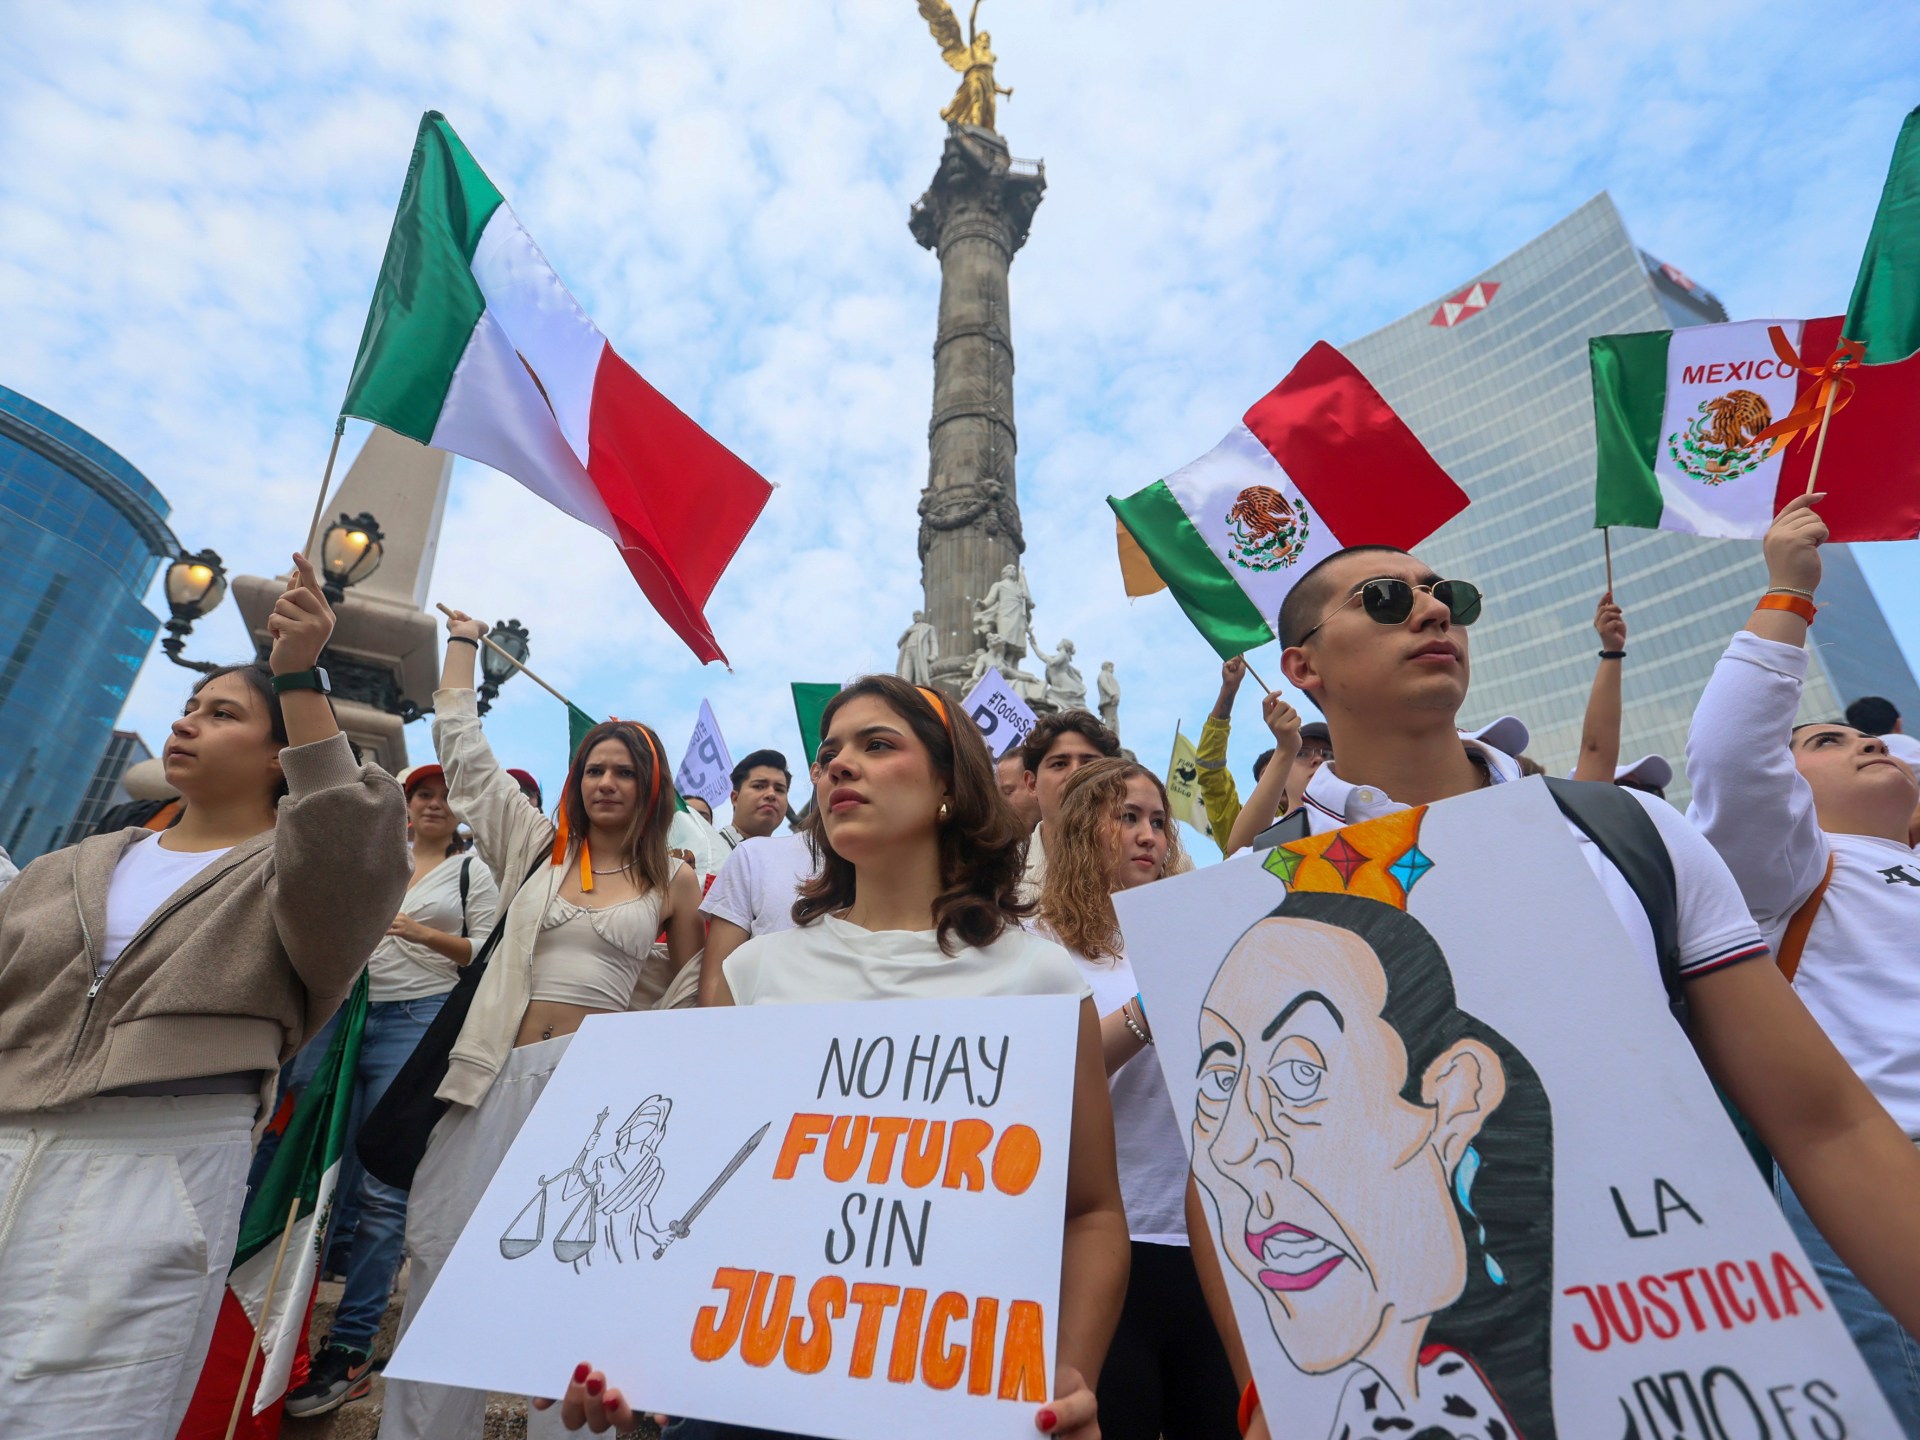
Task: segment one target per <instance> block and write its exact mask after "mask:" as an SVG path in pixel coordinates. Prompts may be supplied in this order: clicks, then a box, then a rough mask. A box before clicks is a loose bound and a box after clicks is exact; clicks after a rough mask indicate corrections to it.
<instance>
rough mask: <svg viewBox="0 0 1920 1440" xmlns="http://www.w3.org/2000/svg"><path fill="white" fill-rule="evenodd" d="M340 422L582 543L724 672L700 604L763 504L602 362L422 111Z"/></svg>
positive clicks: (695, 437) (745, 477)
mask: <svg viewBox="0 0 1920 1440" xmlns="http://www.w3.org/2000/svg"><path fill="white" fill-rule="evenodd" d="M341 411H342V413H343V414H344V415H350V416H353V417H355V418H357V419H361V420H371V421H372V422H373V423H374V424H376V425H384V426H386V427H387V428H388V429H389V430H395V431H398V432H399V433H400V434H402V435H405V436H408V437H409V438H411V439H414V440H418V441H419V442H420V443H421V444H423V445H433V446H436V447H438V448H439V449H442V450H448V451H451V452H452V453H454V454H455V455H464V456H466V457H467V458H468V459H470V460H478V461H479V462H480V463H481V464H483V465H489V466H492V467H493V468H494V469H495V470H499V471H501V472H502V473H504V474H507V475H511V476H512V477H513V478H514V479H516V480H518V481H519V482H520V483H521V484H522V485H524V486H526V487H527V488H528V489H529V490H531V491H533V492H534V494H536V495H538V496H540V497H541V498H542V499H543V500H546V501H547V502H548V503H550V504H552V505H554V506H556V507H558V508H559V509H561V510H564V511H565V512H566V513H567V514H569V515H571V516H573V518H574V519H576V520H579V521H581V522H583V523H584V524H587V525H591V526H592V527H593V528H594V529H596V530H598V531H600V532H601V533H602V534H604V535H605V536H606V537H607V538H608V539H609V540H611V541H612V542H613V543H614V545H615V547H616V548H618V550H619V551H620V557H621V559H622V560H624V561H625V562H626V565H627V568H628V569H629V570H630V571H632V572H633V578H634V579H635V580H636V581H637V582H638V583H639V585H640V588H641V590H642V591H643V592H645V594H646V597H647V599H648V600H649V601H650V602H652V604H653V607H654V609H656V610H657V611H659V613H660V616H661V618H662V619H663V620H665V621H666V622H667V624H668V625H669V626H671V627H672V629H673V631H674V633H675V634H677V635H678V636H679V637H680V638H681V639H682V640H684V641H686V643H687V644H688V646H689V647H691V648H692V650H693V652H694V654H696V655H698V656H699V657H700V659H701V661H702V662H706V661H712V660H725V658H726V657H725V655H723V654H722V653H721V650H720V645H719V642H718V641H717V640H715V638H714V635H713V631H712V629H711V628H710V627H709V626H708V624H707V619H706V615H705V613H704V612H705V607H706V603H707V599H708V597H709V596H710V595H711V594H712V593H713V587H714V585H715V584H716V583H717V582H718V580H719V579H720V575H721V572H722V571H724V570H725V569H726V567H727V564H728V562H730V561H731V560H732V559H733V555H734V552H735V551H736V550H737V549H738V548H739V546H740V542H741V541H742V540H744V539H745V538H746V534H747V531H748V529H749V528H750V527H751V526H752V525H753V522H754V520H755V519H756V518H757V517H758V516H759V514H760V511H761V509H762V507H763V506H765V504H766V503H767V498H768V496H769V495H770V494H771V493H772V487H771V486H769V485H768V484H767V482H766V481H765V480H763V479H761V478H760V476H759V475H757V474H756V473H754V471H753V470H752V469H751V468H749V467H748V466H747V465H746V463H745V462H743V461H742V460H740V459H739V458H738V457H736V456H735V455H734V454H733V453H732V452H731V451H729V450H728V449H727V448H726V447H725V446H724V445H722V444H721V443H720V442H719V441H718V440H716V439H714V438H713V437H712V436H711V435H709V434H707V433H706V431H704V430H702V429H701V428H700V427H699V426H698V425H696V424H695V423H694V422H693V421H692V420H690V419H688V418H687V416H686V415H684V414H683V413H681V411H680V410H678V409H677V408H676V407H675V406H674V404H673V402H672V401H670V400H668V399H667V398H666V397H665V396H664V395H662V394H661V393H660V392H659V391H657V390H655V389H654V388H653V387H652V386H651V385H649V384H648V383H647V382H646V381H645V380H643V379H642V378H641V377H640V375H639V374H638V373H637V372H636V371H635V370H634V369H633V367H632V366H631V365H629V364H627V362H626V361H624V360H622V359H621V358H620V356H619V355H618V354H617V353H615V351H614V349H613V347H612V346H611V345H610V344H608V343H607V338H606V336H604V335H603V334H601V333H600V331H599V329H598V328H597V327H596V326H595V325H594V323H593V321H592V320H590V319H589V318H588V317H587V314H586V312H585V311H584V310H582V309H581V308H580V306H579V304H578V302H576V301H575V300H574V298H573V296H572V295H571V294H570V293H569V292H568V290H567V288H566V286H565V285H563V284H561V282H560V277H559V276H558V275H556V274H555V273H554V271H553V267H552V266H550V265H549V264H548V263H547V260H546V257H545V256H544V255H542V254H541V253H540V247H539V246H537V245H535V244H534V243H533V238H532V237H531V236H530V235H528V234H527V232H526V230H525V229H524V228H523V227H522V226H521V224H520V220H519V217H517V216H516V215H515V214H514V213H513V208H512V207H511V206H510V205H508V204H507V202H506V199H505V198H504V197H503V196H502V195H501V193H500V191H499V190H498V189H496V188H495V186H494V184H493V182H492V181H491V180H489V179H488V178H487V176H486V173H485V172H484V171H483V170H481V168H480V166H479V164H478V163H477V162H476V161H475V160H474V158H473V156H472V155H471V154H470V153H469V152H468V150H467V147H466V146H465V145H463V144H461V143H460V137H459V136H457V135H455V134H454V133H453V127H452V126H451V125H449V124H448V123H447V122H446V119H445V118H444V117H443V116H441V115H440V114H438V113H437V112H435V111H431V110H430V111H428V112H427V113H426V115H425V116H424V117H422V119H421V121H420V131H419V135H418V138H417V139H416V140H415V142H414V149H413V159H412V161H411V163H410V164H409V165H408V167H407V179H406V184H405V186H404V188H403V189H402V190H401V194H400V208H399V210H398V212H397V213H396V214H395V215H394V219H393V232H392V234H391V235H390V236H389V238H388V240H387V254H386V259H385V260H384V262H383V263H382V264H381V267H380V278H379V280H378V282H377V283H376V284H375V287H374V293H373V304H372V306H371V308H369V310H368V311H367V324H366V330H365V332H364V333H363V334H362V336H361V339H360V351H359V354H358V355H357V356H356V357H355V359H354V362H353V376H352V379H351V380H350V381H349V382H348V385H347V397H346V401H345V403H344V404H343V405H342V406H341Z"/></svg>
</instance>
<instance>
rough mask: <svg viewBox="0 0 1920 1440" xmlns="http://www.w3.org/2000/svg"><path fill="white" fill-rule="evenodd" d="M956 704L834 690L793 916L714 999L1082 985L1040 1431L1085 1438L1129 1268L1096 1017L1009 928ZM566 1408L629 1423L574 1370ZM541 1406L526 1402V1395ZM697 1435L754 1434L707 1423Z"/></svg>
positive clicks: (1005, 848)
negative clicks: (813, 850)
mask: <svg viewBox="0 0 1920 1440" xmlns="http://www.w3.org/2000/svg"><path fill="white" fill-rule="evenodd" d="M958 714H959V706H958V702H956V701H953V700H950V699H948V698H947V697H945V696H943V695H942V694H940V693H939V692H938V691H936V690H932V689H926V688H920V687H915V686H913V685H909V684H908V683H906V682H905V681H904V680H900V679H897V678H896V677H894V676H891V675H870V676H867V677H865V678H863V679H861V680H858V681H856V682H854V683H853V684H852V685H850V686H848V687H847V688H846V689H844V690H842V691H841V692H840V693H839V694H838V695H836V696H835V697H834V698H833V700H832V702H831V703H829V704H828V706H827V709H826V713H825V714H824V715H823V716H822V719H821V733H822V734H823V735H824V736H825V739H824V740H823V742H822V744H821V747H820V752H819V762H820V767H821V775H820V781H819V787H818V790H817V794H818V798H819V804H818V806H817V807H816V809H815V811H814V814H813V819H812V821H811V824H812V834H813V836H814V838H815V840H816V841H817V843H818V845H819V848H820V854H821V862H822V863H821V869H820V871H819V873H818V874H816V875H815V876H814V877H813V878H812V879H811V880H809V881H808V882H807V883H806V884H805V885H804V886H802V887H801V890H800V898H799V899H798V900H797V901H796V902H795V904H794V910H793V913H794V919H795V921H796V922H797V928H795V929H793V930H788V931H782V932H780V933H777V934H771V935H762V936H755V937H754V938H753V939H751V940H749V941H747V942H746V943H745V944H744V945H742V946H741V947H740V948H739V949H738V950H735V951H734V952H733V953H732V954H731V955H729V956H728V957H727V961H726V964H725V966H724V968H723V980H724V983H723V985H722V987H721V992H722V993H721V995H720V1002H721V1003H723V1004H741V1005H779V1004H806V1003H819V1002H828V1001H847V1000H883V999H928V998H937V997H945V996H953V997H959V996H991V995H1052V994H1070V995H1079V996H1082V997H1084V998H1083V999H1082V1002H1081V1006H1080V1029H1079V1036H1078V1040H1077V1042H1076V1044H1077V1047H1078V1048H1077V1062H1076V1067H1075V1085H1074V1098H1073V1129H1072V1138H1071V1142H1070V1153H1069V1156H1068V1161H1067V1214H1066V1225H1065V1235H1064V1238H1063V1245H1062V1253H1061V1282H1060V1290H1061V1294H1060V1312H1059V1318H1060V1324H1059V1339H1058V1349H1057V1360H1056V1366H1057V1372H1058V1373H1057V1374H1056V1376H1055V1384H1054V1385H1053V1394H1054V1398H1053V1399H1051V1400H1049V1401H1047V1402H1046V1404H1045V1405H1044V1406H1042V1407H1041V1409H1040V1410H1039V1411H1038V1413H1037V1414H1036V1416H1035V1424H1036V1425H1037V1426H1038V1428H1039V1429H1040V1430H1041V1431H1042V1432H1043V1433H1046V1434H1050V1435H1059V1436H1091V1435H1093V1434H1094V1433H1096V1421H1095V1400H1094V1394H1093V1391H1092V1389H1091V1387H1090V1385H1089V1378H1090V1377H1094V1376H1098V1375H1099V1373H1100V1367H1101V1363H1102V1361H1103V1359H1104V1357H1105V1355H1106V1349H1107V1343H1108V1341H1109V1340H1110V1339H1111V1337H1112V1335H1113V1329H1114V1325H1115V1322H1116V1321H1117V1320H1118V1318H1119V1314H1120V1306H1121V1301H1122V1298H1123V1295H1124V1292H1125V1289H1126V1279H1127V1230H1126V1215H1125V1210H1124V1208H1123V1206H1122V1202H1121V1198H1120V1185H1119V1179H1118V1176H1117V1173H1116V1170H1115V1164H1114V1149H1113V1121H1112V1111H1111V1107H1110V1105H1109V1102H1108V1096H1107V1087H1106V1084H1105V1079H1106V1066H1105V1064H1104V1062H1103V1060H1102V1056H1101V1044H1100V1022H1099V1017H1098V1016H1097V1014H1096V1013H1095V1010H1094V1006H1093V1000H1092V996H1091V992H1090V991H1089V989H1088V986H1087V984H1086V982H1085V981H1084V980H1082V979H1081V977H1080V974H1079V972H1078V971H1077V970H1076V969H1075V968H1074V965H1073V962H1072V961H1071V959H1070V958H1069V957H1068V956H1067V954H1066V952H1065V951H1063V950H1062V949H1061V948H1060V947H1059V946H1058V945H1055V944H1053V943H1052V942H1051V941H1047V940H1043V939H1040V938H1039V937H1037V936H1034V935H1031V934H1028V933H1027V932H1026V931H1025V930H1023V929H1022V928H1021V921H1022V920H1023V919H1024V918H1025V917H1026V914H1027V907H1026V906H1024V905H1022V904H1021V903H1020V901H1019V900H1018V899H1017V898H1016V896H1017V894H1018V888H1019V883H1020V871H1021V848H1020V841H1021V839H1022V838H1023V837H1022V836H1021V834H1020V833H1019V826H1018V824H1017V822H1016V821H1015V820H1014V818H1013V815H1012V813H1011V812H1010V811H1009V810H1008V809H1007V807H1006V803H1005V801H1004V800H1003V799H1002V798H1001V795H1000V792H999V790H998V788H997V786H996V784H995V781H994V776H993V768H992V762H991V760H990V759H989V758H988V755H987V751H986V747H985V745H984V744H983V743H982V742H981V740H980V737H979V735H978V734H977V733H976V732H975V731H974V730H973V728H972V727H971V726H970V725H968V724H967V723H966V720H965V717H964V716H962V717H961V719H960V723H959V728H958V730H957V732H956V729H955V725H954V717H955V716H956V715H958ZM571 1379H572V1383H571V1384H570V1385H569V1387H568V1389H567V1393H566V1398H565V1400H564V1401H563V1402H562V1416H563V1419H564V1422H565V1424H566V1426H567V1428H569V1429H574V1430H577V1429H579V1428H581V1426H582V1425H585V1426H586V1427H587V1428H588V1429H591V1430H594V1431H596V1432H600V1431H605V1430H607V1429H608V1428H609V1427H611V1426H619V1427H621V1428H625V1427H626V1426H628V1425H631V1424H632V1423H633V1411H632V1409H631V1408H630V1407H629V1406H628V1404H627V1402H626V1400H625V1398H624V1397H623V1396H621V1395H620V1394H619V1393H618V1392H617V1391H614V1390H610V1389H609V1388H608V1387H607V1384H606V1377H605V1376H604V1375H602V1374H600V1372H598V1371H595V1370H592V1369H590V1368H589V1367H588V1366H586V1365H582V1366H581V1367H580V1368H579V1369H578V1371H576V1372H575V1374H574V1375H573V1376H572V1377H571ZM536 1403H539V1402H536ZM701 1433H702V1434H703V1436H719V1437H727V1440H731V1437H734V1436H741V1435H748V1434H752V1435H758V1434H761V1433H763V1432H758V1431H744V1430H741V1429H739V1428H737V1427H729V1426H724V1425H718V1426H715V1425H703V1426H702V1427H701Z"/></svg>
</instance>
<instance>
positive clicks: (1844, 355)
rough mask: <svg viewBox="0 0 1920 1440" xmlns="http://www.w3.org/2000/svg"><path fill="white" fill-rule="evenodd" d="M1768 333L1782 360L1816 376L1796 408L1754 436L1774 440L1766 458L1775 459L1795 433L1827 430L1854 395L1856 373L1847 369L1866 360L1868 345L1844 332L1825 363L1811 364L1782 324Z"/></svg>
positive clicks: (1804, 436)
mask: <svg viewBox="0 0 1920 1440" xmlns="http://www.w3.org/2000/svg"><path fill="white" fill-rule="evenodd" d="M1767 337H1768V338H1769V339H1770V340H1772V341H1773V353H1774V354H1776V355H1778V356H1779V357H1780V359H1781V361H1782V363H1784V364H1787V365H1791V366H1792V367H1793V368H1794V369H1796V370H1798V371H1799V372H1800V373H1801V374H1802V375H1810V376H1812V377H1813V382H1814V383H1813V384H1811V385H1809V386H1808V387H1807V388H1806V389H1805V390H1803V391H1801V392H1800V398H1799V399H1798V400H1796V401H1794V405H1793V409H1791V410H1789V411H1788V412H1787V413H1786V414H1785V415H1784V416H1782V417H1781V418H1780V419H1779V420H1776V421H1775V422H1774V423H1773V424H1771V425H1769V426H1768V427H1767V428H1766V429H1764V430H1762V431H1761V432H1760V433H1759V434H1758V435H1756V436H1754V437H1753V438H1754V443H1756V444H1758V443H1760V442H1763V441H1767V440H1771V441H1772V442H1773V444H1772V445H1771V446H1769V447H1768V449H1767V454H1766V458H1767V459H1771V458H1772V457H1773V456H1774V455H1775V454H1776V453H1777V452H1778V451H1779V450H1780V449H1781V448H1782V447H1783V446H1785V445H1787V444H1788V443H1790V442H1792V441H1793V440H1794V437H1795V436H1798V437H1799V439H1800V440H1801V441H1804V440H1806V439H1807V438H1808V437H1809V436H1811V435H1812V434H1814V433H1815V432H1816V431H1824V429H1825V426H1826V423H1827V421H1828V420H1829V419H1831V418H1832V417H1833V416H1834V415H1836V414H1837V413H1839V411H1840V410H1842V409H1843V408H1844V407H1845V406H1846V403H1847V402H1848V401H1849V400H1851V399H1852V398H1853V390H1854V385H1853V377H1852V376H1850V375H1848V374H1846V373H1845V372H1846V370H1847V369H1848V367H1849V366H1853V365H1859V364H1861V363H1863V362H1864V361H1865V360H1866V358H1867V347H1866V346H1864V345H1862V344H1861V343H1860V342H1859V341H1858V340H1849V339H1847V338H1846V336H1844V335H1843V336H1841V337H1840V344H1839V345H1838V346H1837V347H1836V348H1835V349H1834V352H1833V354H1831V355H1829V356H1828V357H1827V359H1826V363H1825V364H1822V365H1809V364H1807V363H1806V361H1805V360H1804V359H1802V358H1801V357H1800V356H1798V355H1796V354H1794V353H1793V346H1792V345H1790V344H1788V343H1787V335H1786V332H1785V331H1784V330H1782V329H1781V328H1780V327H1779V326H1778V325H1770V326H1768V327H1767Z"/></svg>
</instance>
